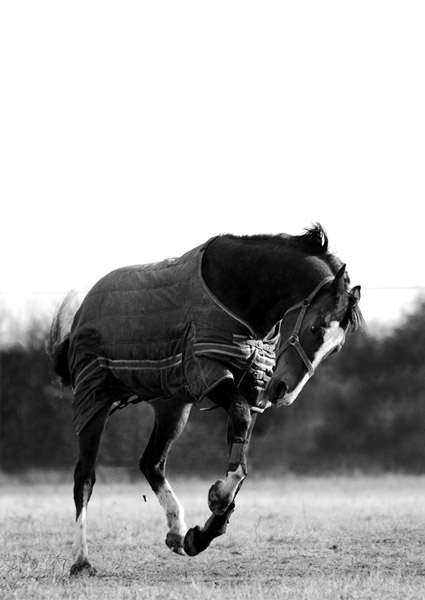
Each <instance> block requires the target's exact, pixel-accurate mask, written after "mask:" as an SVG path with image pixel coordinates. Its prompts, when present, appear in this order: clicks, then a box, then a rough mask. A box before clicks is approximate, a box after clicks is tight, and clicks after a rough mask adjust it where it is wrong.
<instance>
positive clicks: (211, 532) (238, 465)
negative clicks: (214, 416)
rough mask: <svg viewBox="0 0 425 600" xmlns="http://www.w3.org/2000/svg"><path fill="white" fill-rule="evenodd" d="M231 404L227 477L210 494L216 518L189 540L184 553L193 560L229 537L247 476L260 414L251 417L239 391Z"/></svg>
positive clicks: (234, 392)
mask: <svg viewBox="0 0 425 600" xmlns="http://www.w3.org/2000/svg"><path fill="white" fill-rule="evenodd" d="M226 391H227V392H229V387H228V385H227V386H226V387H224V386H223V387H222V392H226ZM210 397H211V395H210ZM227 400H228V402H224V401H223V402H222V403H221V404H222V405H223V406H225V407H226V406H227V410H228V414H229V422H228V429H227V442H228V447H229V466H228V469H227V475H226V479H225V480H224V481H223V480H219V481H217V482H216V483H215V484H214V485H213V486H212V487H211V489H210V491H209V494H208V504H209V507H210V510H211V512H212V513H213V514H212V515H211V516H210V518H209V519H208V520H207V522H206V523H205V525H204V527H202V528H201V527H199V526H197V527H194V528H192V529H190V530H189V531H188V532H187V534H186V536H185V541H184V549H185V552H186V553H187V554H189V555H190V556H195V555H196V554H199V552H202V551H203V550H205V549H206V548H207V547H208V546H209V545H210V543H211V541H212V540H213V539H214V538H216V537H218V536H220V535H223V534H224V533H225V531H226V528H227V524H228V522H229V519H230V517H231V515H232V513H233V511H234V509H235V502H234V500H235V497H236V495H237V493H238V492H239V490H240V488H241V486H242V483H243V481H244V479H245V477H246V476H247V453H248V447H249V441H250V438H251V434H252V430H253V427H254V423H255V418H256V413H251V410H250V407H249V404H248V403H247V402H246V401H245V399H244V398H243V397H242V396H241V395H240V394H239V392H238V391H237V389H236V388H233V389H232V388H230V393H228V395H227ZM217 403H218V402H217Z"/></svg>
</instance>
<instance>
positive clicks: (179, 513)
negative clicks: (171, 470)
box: [157, 480, 187, 537]
mask: <svg viewBox="0 0 425 600" xmlns="http://www.w3.org/2000/svg"><path fill="white" fill-rule="evenodd" d="M157 497H158V501H159V503H160V505H161V506H162V508H163V509H164V512H165V516H166V518H167V525H168V527H169V529H170V533H174V534H177V535H178V536H181V537H184V536H185V534H186V531H187V528H186V523H185V521H184V508H183V506H182V505H181V504H180V502H179V500H178V498H177V496H176V495H175V493H174V492H173V490H172V488H171V486H170V484H169V483H168V481H167V480H165V482H164V485H163V486H162V487H161V488H160V489H159V490H158V492H157Z"/></svg>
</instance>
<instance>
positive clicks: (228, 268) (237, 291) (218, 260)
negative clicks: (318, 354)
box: [203, 236, 331, 337]
mask: <svg viewBox="0 0 425 600" xmlns="http://www.w3.org/2000/svg"><path fill="white" fill-rule="evenodd" d="M330 274H331V271H330V268H329V267H328V266H327V265H326V264H325V263H324V261H323V260H322V259H320V258H319V257H311V256H307V255H305V254H303V253H302V252H301V251H300V250H296V249H293V248H291V247H290V246H289V245H287V246H285V244H284V243H283V240H282V243H281V244H280V245H278V244H276V243H275V242H274V243H272V242H270V243H268V242H267V240H266V241H263V240H262V241H261V242H258V243H257V244H255V243H252V242H249V238H248V240H244V239H238V238H236V239H234V238H228V237H226V236H223V237H220V238H217V240H215V241H214V242H213V243H212V244H211V245H210V246H209V247H208V248H207V250H206V253H205V257H204V262H203V277H204V280H205V282H206V284H207V285H208V287H209V288H210V289H211V291H212V292H213V293H214V295H215V296H216V297H217V298H218V299H219V300H220V301H221V302H222V303H223V304H224V305H225V306H227V307H228V308H229V309H230V310H231V311H233V312H234V313H235V314H237V315H238V316H239V317H241V318H242V319H244V320H245V321H247V322H248V323H249V324H250V325H251V327H253V329H254V330H255V331H256V333H257V335H259V336H260V337H264V336H265V335H266V334H267V333H268V332H269V331H270V330H271V328H272V327H273V325H274V324H275V323H277V322H278V321H280V319H282V317H283V315H284V313H285V312H286V310H287V309H288V308H289V307H290V306H292V305H293V304H295V303H296V302H299V301H300V300H302V299H303V298H305V297H307V296H308V295H309V294H310V293H311V291H312V290H313V289H314V287H315V286H316V285H317V284H318V283H319V282H320V281H321V280H322V279H323V278H324V277H326V276H328V275H330Z"/></svg>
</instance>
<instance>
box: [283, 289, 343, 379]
mask: <svg viewBox="0 0 425 600" xmlns="http://www.w3.org/2000/svg"><path fill="white" fill-rule="evenodd" d="M333 279H334V278H333V277H326V278H325V279H323V281H321V282H320V283H319V284H318V285H317V286H316V287H315V288H314V290H313V291H312V292H311V294H310V295H309V296H307V298H305V300H302V301H301V302H297V304H294V305H293V306H291V307H290V308H288V310H287V311H286V312H285V314H284V315H283V319H284V318H285V317H286V315H287V314H288V313H290V312H292V311H293V310H298V309H301V310H300V314H299V315H298V318H297V321H296V323H295V327H294V331H293V332H292V335H291V336H289V338H288V339H287V340H286V342H285V343H284V344H283V345H282V346H281V347H280V349H279V351H278V353H277V356H276V362H277V361H278V360H279V358H280V356H281V355H282V354H283V352H285V350H286V349H287V348H288V347H289V346H293V347H294V348H295V350H296V351H297V352H298V354H299V355H300V357H301V359H302V361H303V363H304V364H305V366H306V368H307V371H308V374H309V377H312V376H313V375H314V367H313V365H312V363H311V361H310V359H309V358H308V356H307V354H306V352H305V350H304V348H303V347H302V346H301V342H300V330H301V325H302V323H303V321H304V317H305V314H306V312H307V310H308V308H309V307H310V306H311V303H312V301H313V300H314V298H315V297H316V296H317V294H318V293H319V292H320V290H321V289H322V287H323V286H325V285H326V284H327V283H329V281H332V280H333ZM283 319H282V321H283Z"/></svg>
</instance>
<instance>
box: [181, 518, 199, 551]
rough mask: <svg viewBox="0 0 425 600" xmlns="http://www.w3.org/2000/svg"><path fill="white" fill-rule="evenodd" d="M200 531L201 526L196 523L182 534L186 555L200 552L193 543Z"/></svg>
mask: <svg viewBox="0 0 425 600" xmlns="http://www.w3.org/2000/svg"><path fill="white" fill-rule="evenodd" d="M200 531H201V528H200V527H199V525H197V526H196V527H193V528H192V529H189V531H188V532H187V533H186V535H185V536H184V551H185V552H186V554H187V555H188V556H196V555H197V554H199V552H201V550H198V549H197V547H196V545H195V539H196V534H197V533H199V532H200Z"/></svg>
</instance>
